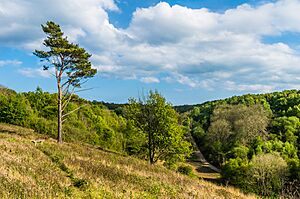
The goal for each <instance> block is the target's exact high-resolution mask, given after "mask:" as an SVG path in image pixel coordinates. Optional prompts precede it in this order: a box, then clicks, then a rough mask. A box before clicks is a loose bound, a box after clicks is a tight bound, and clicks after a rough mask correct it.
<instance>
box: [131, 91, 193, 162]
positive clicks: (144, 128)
mask: <svg viewBox="0 0 300 199" xmlns="http://www.w3.org/2000/svg"><path fill="white" fill-rule="evenodd" d="M125 115H126V116H127V118H128V119H130V120H131V121H132V122H133V124H134V126H135V127H136V128H138V129H139V130H140V132H142V133H144V134H146V136H147V138H148V139H147V148H148V159H149V162H150V164H154V163H156V162H157V161H158V160H163V161H166V162H167V163H173V162H175V161H178V160H183V159H184V158H185V157H186V156H187V155H189V154H190V153H191V150H190V143H189V142H187V141H186V140H185V138H184V132H183V128H182V127H181V126H180V125H179V123H178V114H177V113H176V111H175V110H174V109H173V108H172V106H171V104H169V103H167V102H166V99H165V98H164V97H162V96H161V95H160V94H159V93H158V92H153V91H150V92H149V95H148V96H146V97H144V99H139V100H136V99H130V100H129V104H128V105H127V106H126V108H125Z"/></svg>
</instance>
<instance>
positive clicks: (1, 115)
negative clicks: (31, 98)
mask: <svg viewBox="0 0 300 199" xmlns="http://www.w3.org/2000/svg"><path fill="white" fill-rule="evenodd" d="M31 114H32V110H31V107H30V106H28V101H27V100H26V98H25V97H24V96H23V95H22V94H16V95H8V96H0V122H5V123H10V124H17V125H25V124H26V119H27V118H28V117H30V116H31Z"/></svg>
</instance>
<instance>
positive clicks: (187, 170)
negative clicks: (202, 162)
mask: <svg viewBox="0 0 300 199" xmlns="http://www.w3.org/2000/svg"><path fill="white" fill-rule="evenodd" d="M177 171H178V172H179V173H181V174H184V175H187V176H192V175H193V168H192V167H191V166H189V165H181V166H179V167H178V168H177Z"/></svg>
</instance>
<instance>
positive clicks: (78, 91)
mask: <svg viewBox="0 0 300 199" xmlns="http://www.w3.org/2000/svg"><path fill="white" fill-rule="evenodd" d="M92 89H94V88H86V89H81V90H77V91H75V92H74V93H80V92H82V91H88V90H92Z"/></svg>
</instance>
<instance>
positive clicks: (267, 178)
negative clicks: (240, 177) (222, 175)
mask: <svg viewBox="0 0 300 199" xmlns="http://www.w3.org/2000/svg"><path fill="white" fill-rule="evenodd" d="M288 175H289V170H288V165H287V163H286V161H285V160H284V159H283V158H282V157H280V156H279V155H278V154H271V153H268V154H261V155H258V156H256V157H254V158H253V160H252V161H251V166H250V169H249V171H248V180H247V181H248V184H249V188H251V190H252V191H254V192H255V193H257V194H259V195H263V196H276V195H278V194H280V192H281V191H282V189H283V188H284V184H285V182H286V180H287V177H288Z"/></svg>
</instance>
